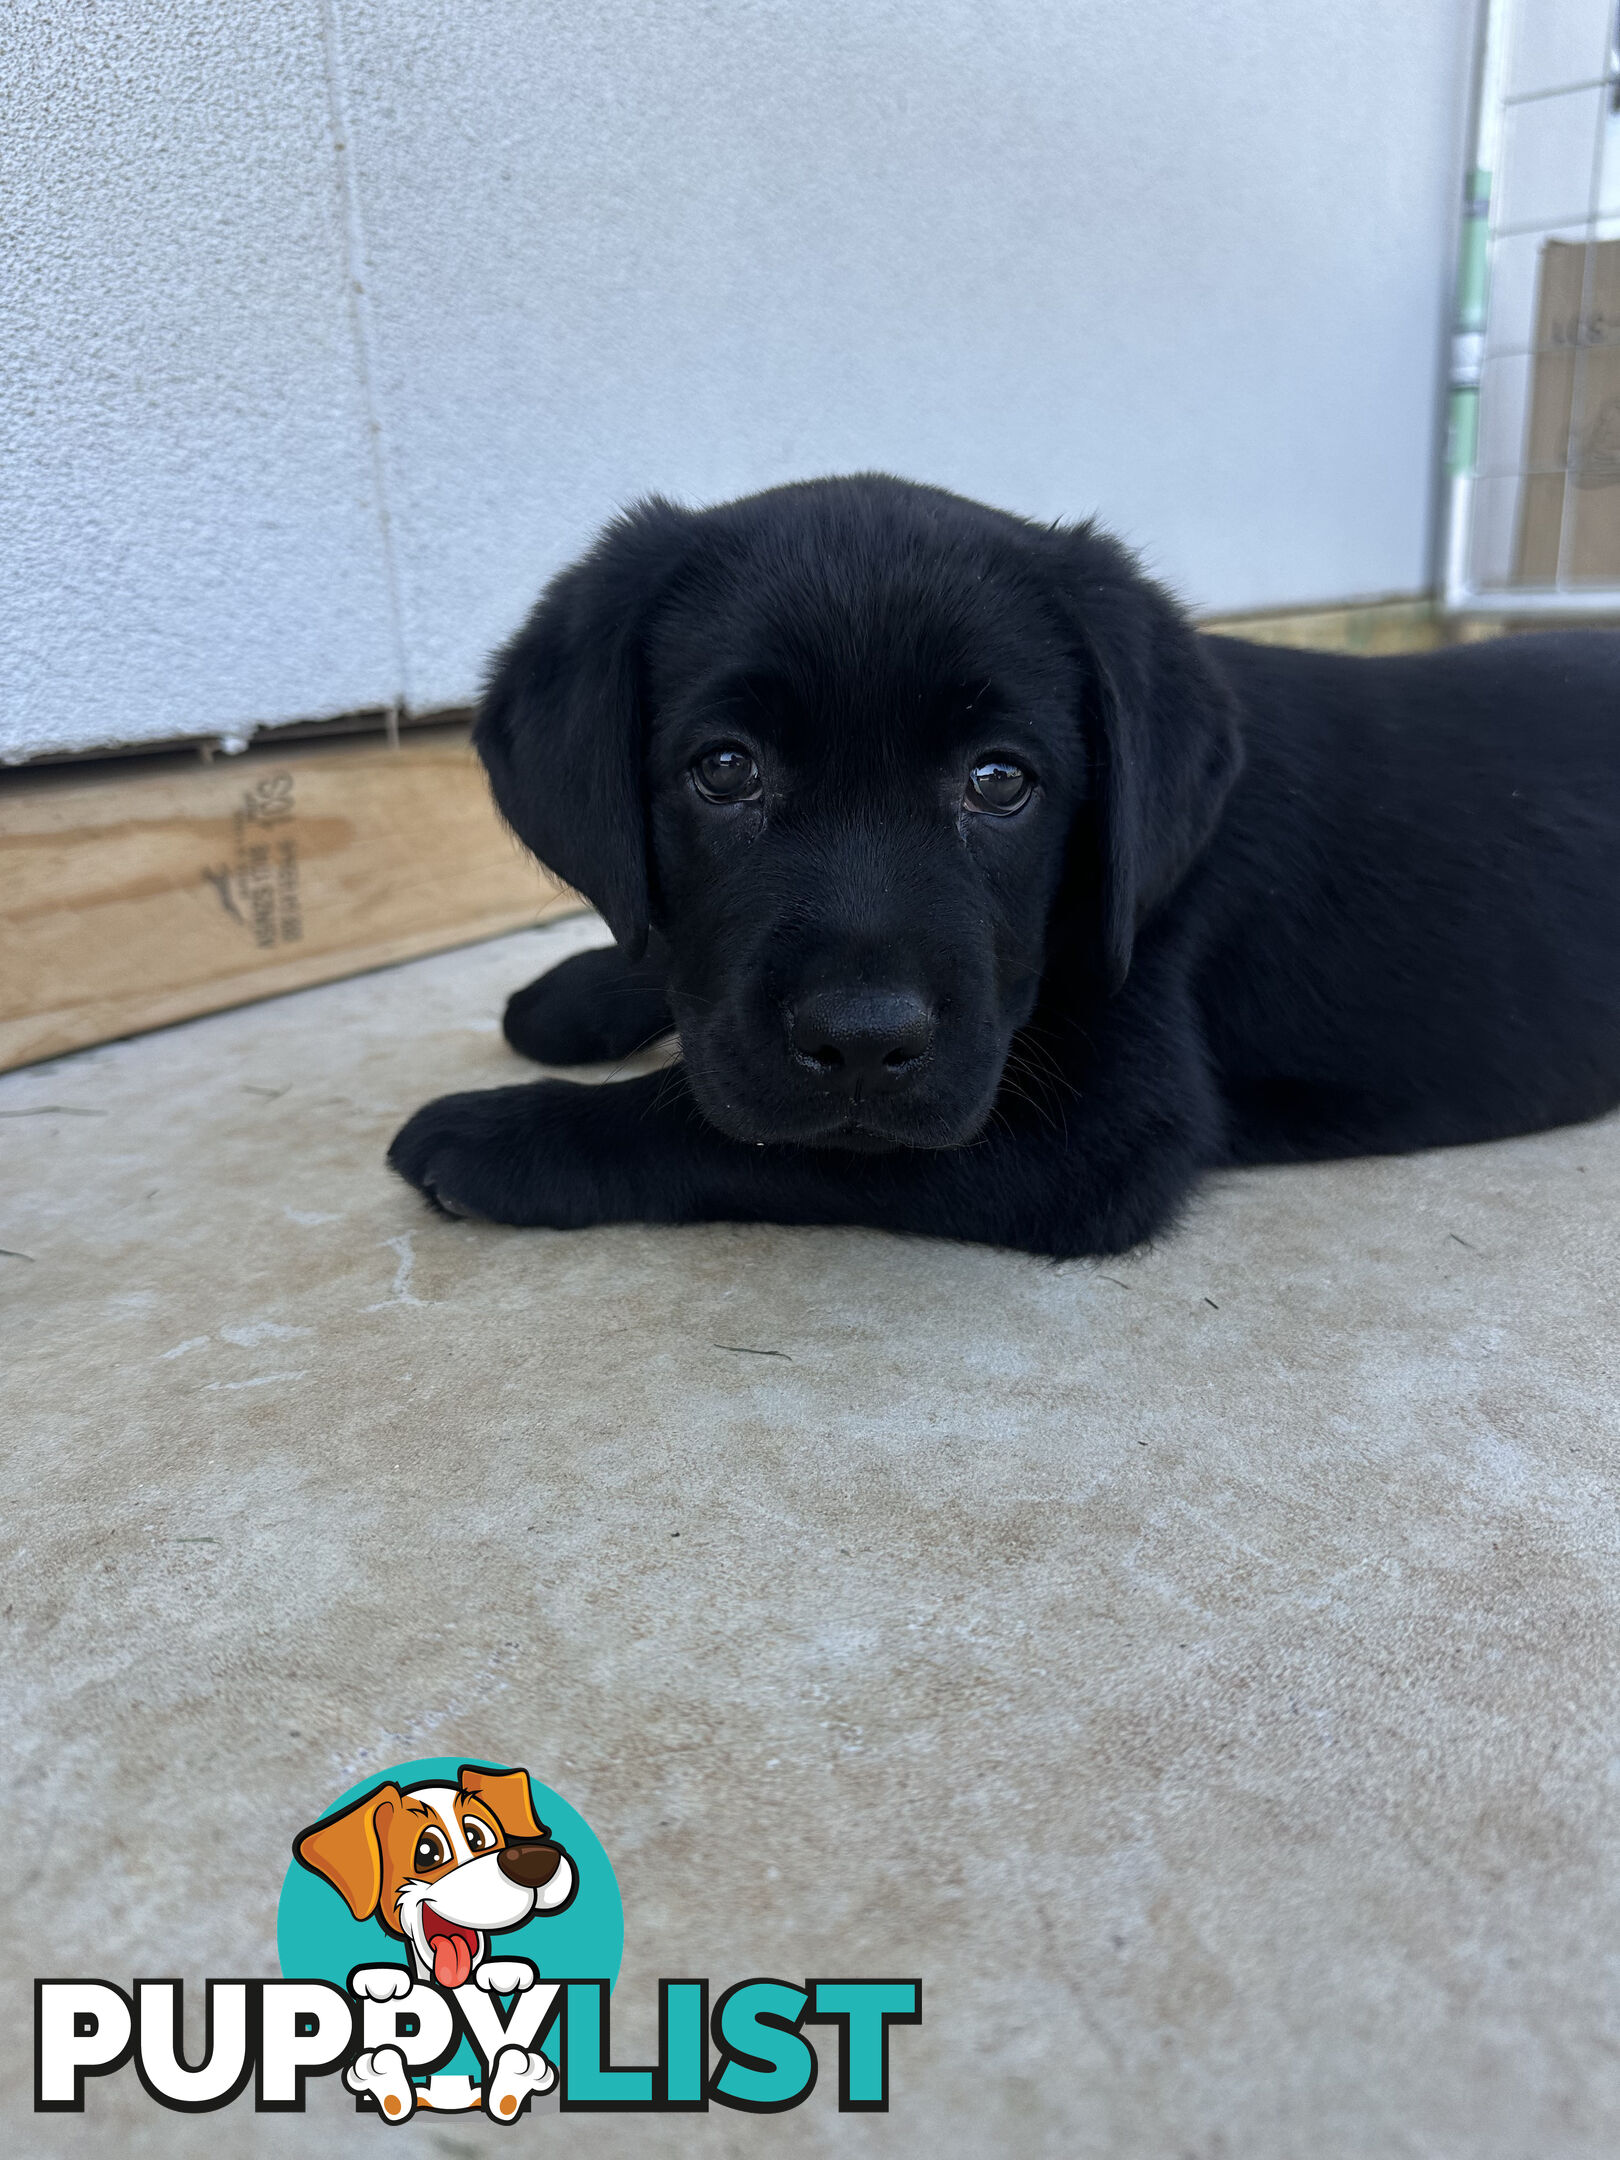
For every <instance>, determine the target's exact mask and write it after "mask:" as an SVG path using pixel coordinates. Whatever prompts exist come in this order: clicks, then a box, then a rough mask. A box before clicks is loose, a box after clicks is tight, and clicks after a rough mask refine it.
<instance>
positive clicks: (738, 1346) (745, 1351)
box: [709, 1342, 793, 1365]
mask: <svg viewBox="0 0 1620 2160" xmlns="http://www.w3.org/2000/svg"><path fill="white" fill-rule="evenodd" d="M709 1348H710V1349H711V1350H729V1351H730V1352H731V1354H732V1356H733V1357H779V1358H786V1359H787V1361H788V1363H789V1364H790V1365H791V1364H792V1363H793V1359H792V1357H791V1355H790V1354H789V1352H787V1351H786V1350H755V1349H753V1348H752V1347H751V1346H750V1345H749V1344H748V1343H740V1342H717V1343H711V1344H710V1345H709Z"/></svg>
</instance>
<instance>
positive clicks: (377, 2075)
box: [293, 1763, 579, 2121]
mask: <svg viewBox="0 0 1620 2160" xmlns="http://www.w3.org/2000/svg"><path fill="white" fill-rule="evenodd" d="M293 1852H294V1854H295V1856H296V1857H297V1858H298V1859H299V1860H300V1861H301V1862H302V1863H303V1865H304V1866H305V1867H307V1868H309V1869H310V1870H311V1871H312V1872H313V1873H315V1874H317V1875H320V1876H323V1877H324V1878H325V1880H326V1881H327V1882H329V1883H330V1884H331V1885H332V1887H333V1889H334V1890H336V1891H337V1892H338V1894H339V1896H340V1897H341V1898H342V1899H343V1901H344V1903H345V1904H346V1905H347V1906H348V1908H349V1910H350V1912H351V1913H353V1915H354V1917H355V1918H356V1919H357V1920H372V1919H375V1920H377V1921H379V1922H380V1923H381V1925H382V1926H383V1927H384V1928H385V1929H386V1930H387V1932H388V1933H389V1934H390V1935H394V1936H398V1937H399V1938H400V1939H401V1940H402V1941H403V1942H404V1944H405V1946H406V1949H407V1951H408V1953H409V1959H410V1962H409V1965H408V1966H401V1965H376V1966H362V1967H360V1968H359V1969H358V1970H357V1971H356V1972H355V1973H354V1974H353V1975H352V1976H351V1979H350V1986H351V1987H352V1988H353V1990H354V1992H355V1993H356V1994H357V1995H359V1996H361V1997H363V1998H366V1999H369V2000H371V2001H375V2002H387V2001H389V2000H391V1999H392V1998H394V1997H398V1996H404V1995H406V1994H408V1993H409V1992H410V1990H411V1988H412V1987H413V1986H414V1985H416V1984H418V1983H420V1982H423V1981H432V1982H434V1983H435V1984H436V1985H437V1986H438V1987H440V1988H443V1989H444V1990H445V1991H446V1992H447V1993H449V1994H454V1993H456V1992H457V1991H458V1990H460V1989H462V1988H466V1987H476V1988H481V1989H483V1990H485V1991H486V1992H487V1993H490V1994H497V1995H510V1994H514V1993H522V1992H523V1991H524V1990H526V1989H528V1988H531V1987H533V1985H534V1983H535V1980H536V1978H537V1977H538V1976H537V1974H536V1972H535V1968H534V1966H533V1965H532V1964H530V1962H529V1960H528V1959H527V1958H492V1957H491V1956H490V1955H489V1950H490V1938H491V1936H493V1935H499V1934H503V1933H504V1932H505V1931H506V1930H507V1929H509V1928H515V1927H521V1926H522V1925H523V1924H524V1922H525V1921H527V1920H531V1919H533V1918H534V1917H535V1915H536V1914H552V1913H559V1912H561V1911H562V1909H563V1908H564V1906H565V1905H567V1904H569V1903H570V1902H571V1901H572V1899H573V1896H574V1893H575V1891H576V1890H577V1889H578V1887H579V1877H578V1873H577V1871H576V1869H575V1867H574V1864H573V1862H572V1861H571V1860H570V1859H569V1857H568V1855H567V1853H566V1852H565V1851H564V1850H563V1848H562V1847H561V1846H560V1845H559V1844H558V1843H557V1842H556V1841H555V1839H554V1838H553V1837H552V1836H551V1833H550V1832H549V1831H548V1830H547V1828H546V1826H545V1824H544V1823H543V1822H540V1821H539V1820H538V1819H537V1817H536V1815H535V1812H534V1802H533V1799H532V1798H531V1796H530V1790H529V1776H528V1772H527V1771H526V1770H489V1769H485V1768H482V1767H481V1766H480V1765H478V1764H476V1763H464V1764H463V1765H462V1766H461V1768H460V1770H459V1771H458V1773H457V1779H456V1783H455V1784H454V1785H444V1784H437V1783H432V1782H428V1783H425V1784H421V1785H409V1786H405V1787H403V1788H401V1787H400V1786H398V1785H395V1784H393V1783H391V1782H390V1783H388V1784H384V1785H379V1786H378V1787H377V1788H376V1789H375V1791H373V1792H369V1793H367V1794H366V1795H365V1797H364V1798H363V1799H360V1800H356V1801H354V1802H353V1803H352V1804H351V1805H350V1806H348V1807H346V1808H345V1809H344V1810H343V1812H342V1813H341V1814H340V1815H331V1816H328V1817H326V1818H325V1820H323V1821H321V1822H318V1823H313V1824H311V1826H310V1827H309V1828H308V1829H307V1830H302V1831H300V1832H299V1834H298V1836H297V1837H296V1838H295V1839H294V1840H293ZM520 2053H522V2051H520V2050H513V2049H507V2050H503V2051H502V2059H501V2063H500V2066H499V2069H498V2071H497V2075H496V2077H495V2078H494V2079H493V2080H492V2088H493V2086H494V2085H496V2084H499V2085H500V2087H501V2097H500V2100H499V2101H496V2102H495V2105H494V2107H493V2108H492V2112H499V2113H501V2114H502V2115H507V2116H509V2115H510V2114H511V2113H512V2112H513V2109H512V2107H510V2106H507V2105H506V2104H505V2102H506V2101H507V2100H508V2098H509V2097H510V2093H509V2090H508V2088H512V2087H514V2085H516V2084H521V2086H522V2088H523V2089H524V2090H526V2091H528V2092H543V2091H545V2090H546V2089H547V2088H548V2087H549V2085H550V2083H551V2081H552V2079H553V2078H554V2076H555V2072H554V2071H553V2070H552V2068H551V2065H550V2064H549V2063H548V2062H547V2061H546V2059H545V2057H544V2056H543V2055H539V2054H535V2055H532V2056H528V2055H525V2056H524V2059H523V2061H522V2062H516V2061H513V2062H508V2061H507V2060H506V2058H507V2057H508V2056H509V2055H517V2054H520ZM385 2058H389V2059H387V2060H385ZM346 2078H347V2081H348V2083H349V2084H350V2088H351V2090H353V2091H369V2092H371V2093H373V2095H374V2096H375V2097H376V2099H377V2101H378V2105H379V2107H381V2108H382V2110H383V2111H384V2113H385V2114H386V2115H387V2116H388V2118H389V2119H390V2120H394V2121H397V2120H399V2119H400V2118H401V2117H402V2116H403V2115H405V2114H408V2113H410V2112H411V2110H412V2108H413V2106H414V2105H415V2104H416V2103H417V2101H421V2102H423V2103H424V2104H427V2105H436V2106H444V2105H446V2104H448V2105H450V2106H460V2107H467V2106H477V2104H478V2097H479V2096H478V2094H477V2093H476V2092H473V2091H470V2090H469V2091H466V2092H463V2093H457V2094H456V2095H454V2096H452V2095H451V2093H450V2092H448V2091H446V2092H444V2093H443V2095H442V2097H441V2096H436V2095H435V2094H434V2093H433V2084H439V2083H443V2084H446V2085H449V2084H455V2085H459V2086H465V2085H466V2081H465V2080H444V2081H441V2080H434V2081H432V2082H431V2083H430V2085H429V2086H428V2087H427V2088H424V2089H422V2090H421V2091H418V2092H413V2091H412V2090H411V2087H410V2083H409V2079H408V2078H407V2076H406V2074H405V2069H404V2063H403V2059H402V2058H401V2057H400V2056H399V2053H398V2051H397V2050H395V2049H389V2048H379V2049H378V2050H377V2051H376V2054H375V2057H373V2056H371V2055H369V2054H368V2055H362V2056H361V2057H360V2058H359V2059H358V2061H356V2062H355V2063H354V2064H352V2065H351V2067H350V2071H349V2072H348V2073H346ZM492 2097H493V2094H492Z"/></svg>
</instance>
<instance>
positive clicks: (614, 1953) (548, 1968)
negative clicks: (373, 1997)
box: [276, 1755, 624, 1988]
mask: <svg viewBox="0 0 1620 2160" xmlns="http://www.w3.org/2000/svg"><path fill="white" fill-rule="evenodd" d="M467 1760H468V1758H467V1757H466V1756H465V1755H424V1756H422V1757H420V1758H419V1759H418V1760H417V1761H415V1762H403V1763H395V1764H394V1765H393V1766H392V1767H391V1768H383V1769H379V1770H375V1771H373V1773H372V1774H371V1776H370V1777H367V1778H362V1779H361V1781H360V1783H359V1784H358V1785H351V1786H350V1787H349V1789H348V1791H347V1792H342V1793H339V1794H338V1796H337V1798H336V1799H335V1800H333V1801H332V1803H331V1804H330V1806H328V1807H324V1808H322V1809H321V1810H320V1812H319V1815H318V1816H316V1815H312V1816H311V1817H310V1821H311V1822H315V1821H317V1820H319V1821H324V1820H325V1819H326V1817H327V1816H328V1815H336V1814H338V1813H339V1812H340V1811H341V1810H342V1809H343V1808H346V1807H348V1806H350V1805H351V1804H352V1803H353V1802H354V1801H356V1800H363V1799H364V1798H365V1796H366V1794H367V1793H369V1792H375V1791H376V1789H377V1787H378V1786H379V1785H386V1784H388V1783H390V1782H392V1783H393V1784H395V1785H424V1784H434V1785H454V1784H455V1782H456V1773H457V1772H458V1771H459V1770H460V1768H461V1766H462V1764H463V1763H464V1762H466V1761H467ZM479 1767H480V1768H482V1767H485V1766H484V1765H482V1764H481V1765H480V1766H479ZM488 1767H491V1768H499V1767H502V1766H501V1765H499V1764H490V1765H489V1766H488ZM529 1792H530V1795H531V1797H532V1800H533V1804H534V1812H535V1814H536V1815H537V1816H538V1818H539V1819H540V1821H541V1822H543V1823H544V1824H545V1825H546V1827H547V1828H548V1829H549V1830H550V1832H551V1834H552V1836H553V1837H554V1838H555V1839H556V1840H557V1842H558V1844H559V1845H561V1846H562V1848H563V1850H564V1852H566V1853H567V1855H568V1857H569V1859H570V1860H572V1861H573V1863H574V1866H575V1868H576V1869H577V1870H578V1873H579V1889H578V1890H577V1892H576V1893H575V1895H574V1900H573V1903H572V1904H571V1905H569V1906H567V1907H566V1908H565V1909H564V1910H563V1911H562V1912H560V1913H558V1914H556V1915H555V1916H554V1917H553V1918H550V1919H548V1918H546V1917H545V1915H544V1914H536V1915H535V1917H534V1918H533V1919H532V1920H526V1921H525V1922H524V1923H523V1925H522V1927H515V1928H505V1929H503V1930H502V1931H501V1933H500V1934H498V1935H492V1936H491V1937H490V1938H489V1955H490V1956H491V1957H494V1958H503V1957H525V1958H528V1959H529V1960H530V1961H531V1962H532V1963H533V1964H534V1966H535V1967H536V1969H537V1970H538V1972H539V1974H540V1977H541V1979H542V1980H546V1979H551V1978H557V1979H566V1980H597V1979H601V1980H605V1981H606V1982H607V1983H608V1986H609V1987H610V1988H611V1987H612V1986H613V1985H614V1983H615V1982H616V1981H617V1979H618V1977H619V1961H620V1959H621V1958H622V1957H623V1955H624V1906H623V1904H622V1902H621V1900H620V1897H619V1885H618V1880H617V1878H616V1877H615V1875H614V1873H613V1866H612V1863H611V1862H610V1861H609V1859H608V1856H607V1854H606V1853H605V1852H604V1851H603V1850H602V1844H601V1840H600V1839H599V1838H598V1837H597V1835H596V1832H595V1831H594V1830H593V1829H592V1828H591V1826H590V1824H589V1823H588V1822H587V1821H586V1820H585V1818H584V1816H583V1815H581V1814H580V1812H579V1810H578V1809H577V1808H573V1807H570V1806H569V1804H568V1802H567V1801H566V1800H565V1799H564V1798H563V1796H562V1794H561V1793H559V1792H553V1791H552V1789H551V1787H550V1786H549V1785H542V1784H541V1782H540V1780H539V1779H538V1778H537V1777H531V1778H530V1779H529ZM276 1956H277V1957H278V1958H279V1960H280V1962H281V1971H282V1977H283V1978H284V1979H287V1980H330V1981H332V1982H333V1983H334V1985H336V1986H338V1987H346V1986H347V1985H348V1979H349V1975H350V1973H352V1972H353V1971H354V1969H355V1967H356V1966H357V1965H406V1966H408V1965H409V1963H410V1956H409V1953H408V1951H407V1950H406V1948H405V1945H404V1943H403V1942H402V1941H401V1940H400V1938H399V1937H398V1936H397V1935H390V1934H389V1933H388V1931H387V1929H386V1928H385V1927H384V1926H383V1924H382V1922H381V1921H380V1920H356V1919H355V1917H354V1915H353V1914H352V1913H351V1912H350V1910H349V1908H348V1906H347V1905H346V1904H345V1903H344V1902H343V1900H342V1898H341V1897H339V1895H338V1893H337V1892H336V1891H335V1890H334V1889H333V1888H332V1885H331V1884H330V1883H329V1882H326V1881H325V1880H324V1879H323V1878H322V1877H321V1876H319V1875H316V1874H314V1873H312V1872H311V1870H310V1869H308V1868H307V1867H305V1866H303V1865H302V1863H301V1862H299V1861H297V1860H294V1861H292V1862H291V1863H290V1865H289V1866H288V1869H287V1877H286V1880H285V1881H284V1882H283V1884H282V1886H281V1903H280V1905H279V1906H278V1907H277V1910H276Z"/></svg>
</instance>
